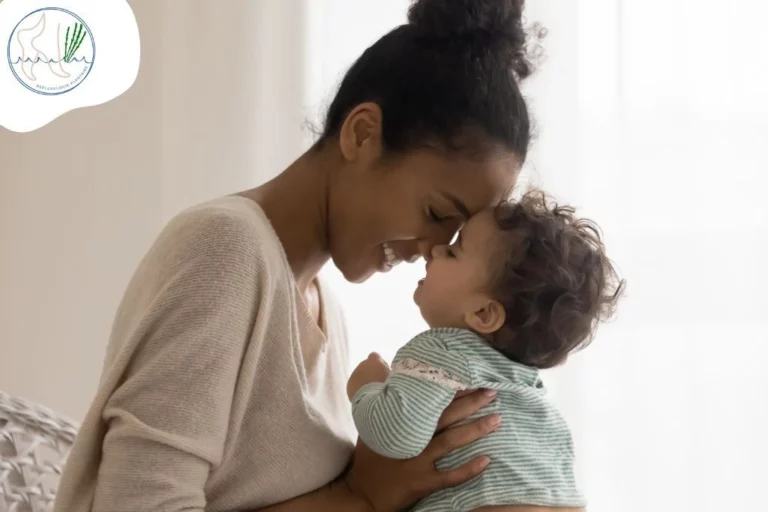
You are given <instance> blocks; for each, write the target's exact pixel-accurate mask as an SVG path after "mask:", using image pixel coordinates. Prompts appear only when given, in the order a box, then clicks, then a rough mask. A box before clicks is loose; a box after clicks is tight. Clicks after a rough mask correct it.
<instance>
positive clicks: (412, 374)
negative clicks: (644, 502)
mask: <svg viewBox="0 0 768 512" xmlns="http://www.w3.org/2000/svg"><path fill="white" fill-rule="evenodd" d="M481 388H487V389H495V390H497V391H498V395H497V397H496V399H495V400H494V401H493V402H492V403H491V404H490V405H488V406H486V407H484V408H483V409H481V410H480V411H479V412H478V413H477V414H476V415H475V416H473V417H472V418H477V417H480V416H485V415H488V414H493V413H499V414H500V415H501V426H500V427H499V429H498V430H496V431H495V432H493V433H492V434H489V435H488V436H486V437H484V438H482V439H480V440H479V441H476V442H475V443H472V444H471V445H469V446H466V447H464V448H459V449H458V450H456V451H454V452H452V453H451V454H449V455H448V456H446V457H444V458H443V459H441V460H440V461H438V463H437V467H438V468H439V469H442V470H445V469H453V468H457V467H459V466H460V465H462V464H464V463H466V462H468V461H470V460H471V459H472V458H474V457H475V456H477V455H483V454H484V455H488V456H489V457H490V458H491V463H490V464H489V465H488V467H487V468H486V469H485V471H484V472H483V473H482V474H481V475H480V476H478V477H476V478H474V479H472V480H470V481H469V482H467V483H465V484H462V485H459V486H457V487H454V488H449V489H445V490H442V491H438V492H436V493H434V494H432V495H431V496H429V497H427V498H426V499H424V500H422V501H421V502H420V503H419V504H417V505H416V506H415V507H414V508H413V509H412V511H414V512H415V511H418V512H443V511H451V510H456V511H464V510H473V509H475V508H478V507H483V506H491V505H538V506H545V507H583V506H586V501H585V500H584V497H583V496H582V495H581V493H580V492H579V490H578V488H577V484H576V480H575V476H574V450H573V441H572V438H571V433H570V430H569V428H568V426H567V424H566V423H565V420H564V419H563V418H562V416H561V415H560V413H559V412H558V411H557V409H556V408H555V406H554V405H553V404H552V403H550V402H549V400H548V399H546V398H545V396H544V395H545V393H544V386H543V384H542V382H541V380H540V378H539V373H538V370H537V369H535V368H531V367H528V366H524V365H521V364H518V363H515V362H512V361H510V360H509V359H507V358H506V357H505V356H503V355H502V354H500V353H499V352H498V351H497V350H495V349H494V348H492V347H491V346H490V345H488V343H486V342H485V340H483V339H482V338H481V337H480V336H478V335H477V334H475V333H473V332H471V331H467V330H463V329H453V328H436V329H431V330H429V331H426V332H424V333H422V334H420V335H418V336H416V337H415V338H413V339H412V340H411V341H410V342H408V343H407V344H406V345H405V346H404V347H402V348H401V349H400V350H399V351H398V352H397V354H396V355H395V359H394V361H393V362H392V374H391V375H390V377H389V379H388V380H387V382H385V383H372V384H368V385H366V386H363V387H362V388H361V389H360V390H359V391H358V392H357V393H356V394H355V396H354V397H353V400H352V410H353V416H354V421H355V424H356V426H357V429H358V432H359V435H360V439H361V440H362V441H363V442H365V444H366V445H367V446H368V447H370V448H371V449H372V450H374V451H376V452H378V453H380V454H382V455H385V456H388V457H393V458H401V459H405V458H411V457H415V456H416V455H418V454H419V453H421V451H422V450H424V448H425V447H426V446H427V444H428V443H429V441H430V440H431V439H432V436H433V435H434V434H435V429H436V428H437V422H438V419H439V418H440V415H441V414H442V413H443V410H445V408H446V407H447V406H448V405H449V404H450V403H451V401H452V400H453V398H454V396H455V394H456V392H457V391H459V390H463V389H481ZM472 418H470V419H469V420H467V421H471V419H472Z"/></svg>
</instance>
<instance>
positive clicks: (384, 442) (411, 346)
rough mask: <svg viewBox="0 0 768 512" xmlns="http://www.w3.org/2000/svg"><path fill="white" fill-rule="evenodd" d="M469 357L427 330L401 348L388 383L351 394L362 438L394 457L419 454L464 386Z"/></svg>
mask: <svg viewBox="0 0 768 512" xmlns="http://www.w3.org/2000/svg"><path fill="white" fill-rule="evenodd" d="M468 383H469V369H468V366H467V362H466V359H465V358H464V357H463V356H462V355H461V354H459V353H456V352H453V351H450V350H448V349H447V347H446V345H445V344H444V343H443V342H442V340H441V339H440V336H438V335H435V334H434V333H430V332H427V333H424V334H421V335H419V336H417V337H416V338H414V339H413V340H411V341H410V342H409V343H408V344H407V345H405V346H404V347H403V348H402V349H400V350H399V351H398V353H397V355H396V356H395V360H394V362H393V364H392V374H391V375H390V377H389V378H388V379H387V381H386V382H384V383H371V384H367V385H365V386H363V387H362V388H360V390H359V391H358V392H357V393H356V394H355V396H354V397H353V399H352V415H353V417H354V420H355V425H356V426H357V430H358V433H359V435H360V439H361V440H362V441H363V442H364V443H365V444H366V446H368V447H369V448H370V449H371V450H373V451H375V452H376V453H378V454H380V455H383V456H385V457H389V458H393V459H408V458H412V457H416V456H417V455H419V454H420V453H421V452H422V451H423V450H424V448H426V446H427V444H429V442H430V440H431V439H432V437H433V436H434V435H435V430H436V429H437V423H438V421H439V420H440V416H441V415H442V414H443V411H444V410H445V408H446V407H448V405H450V403H451V402H452V401H453V398H454V397H455V395H456V392H457V391H459V390H462V389H466V388H467V385H468Z"/></svg>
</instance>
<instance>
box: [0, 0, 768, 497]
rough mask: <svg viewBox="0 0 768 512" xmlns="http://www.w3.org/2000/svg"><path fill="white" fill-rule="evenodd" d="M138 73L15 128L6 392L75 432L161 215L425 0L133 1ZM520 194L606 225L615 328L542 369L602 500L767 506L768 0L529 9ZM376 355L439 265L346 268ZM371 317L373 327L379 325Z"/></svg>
mask: <svg viewBox="0 0 768 512" xmlns="http://www.w3.org/2000/svg"><path fill="white" fill-rule="evenodd" d="M129 3H130V5H131V7H132V8H133V10H134V12H135V15H136V18H137V21H138V23H139V28H140V31H141V41H142V57H141V70H140V73H139V77H138V79H137V81H136V83H135V84H134V86H133V87H132V88H131V89H130V90H129V91H128V92H127V93H125V94H124V95H123V96H121V97H119V98H118V99H116V100H113V101H111V102H109V103H107V104H104V105H101V106H99V107H95V108H88V109H86V110H79V111H75V112H72V113H69V114H66V115H65V116H63V117H62V118H59V119H57V120H56V121H54V122H53V123H51V124H49V125H48V126H46V127H44V128H42V129H40V130H37V131H35V132H32V133H27V134H17V133H11V132H8V131H4V130H3V129H2V128H0V390H3V391H5V392H8V393H10V394H14V395H18V396H23V397H25V398H28V399H31V400H34V401H37V402H40V403H43V404H46V405H47V406H49V407H51V408H54V409H56V410H57V411H60V412H62V413H64V414H66V415H68V416H70V417H71V418H73V419H75V420H79V419H81V418H82V416H83V415H84V414H85V411H86V409H87V407H88V404H89V402H90V399H91V397H92V393H93V392H94V390H95V386H96V383H97V381H98V378H99V374H100V371H101V362H102V358H103V356H104V348H105V345H106V340H107V337H108V334H109V330H110V326H111V322H112V319H113V315H114V312H115V308H116V307H117V304H118V302H119V300H120V298H121V296H122V293H123V291H124V288H125V286H126V284H127V282H128V279H129V278H130V275H131V273H132V272H133V270H134V269H135V267H136V265H137V264H138V262H139V260H140V258H141V257H142V256H143V254H144V253H145V252H146V250H147V249H148V248H149V246H150V245H151V243H152V241H153V240H154V237H155V236H156V235H157V233H158V232H159V230H160V229H161V228H162V227H163V225H164V224H165V223H166V222H167V221H168V220H169V219H170V218H171V217H172V216H173V215H175V214H176V213H177V212H178V211H179V210H181V209H183V208H185V207H187V206H190V205H192V204H195V203H198V202H201V201H205V200H207V199H211V198H214V197H216V196H219V195H223V194H228V193H232V192H235V191H238V190H241V189H246V188H250V187H253V186H255V185H258V184H260V183H261V182H263V181H266V180H267V179H269V178H271V177H272V176H274V175H275V174H277V173H279V172H280V171H281V170H282V169H284V168H285V167H286V166H287V165H288V164H290V163H291V162H292V161H293V160H294V159H295V158H296V157H298V156H299V155H300V154H301V153H302V152H303V151H304V150H305V149H306V148H308V147H309V145H310V144H311V143H312V141H313V140H314V135H313V130H312V126H319V125H320V123H321V121H322V115H323V113H324V108H325V106H327V104H328V103H329V102H330V100H331V99H332V96H333V93H334V91H335V87H336V86H337V85H338V83H339V80H340V79H341V77H342V75H343V73H344V71H345V70H346V69H347V68H348V67H349V65H350V64H351V63H352V62H353V60H354V59H355V58H356V57H357V56H359V54H360V53H361V52H362V51H363V50H364V49H365V48H366V47H367V46H368V45H370V44H371V43H373V42H374V41H375V40H376V39H377V38H378V37H380V36H381V35H382V34H384V33H385V32H387V31H389V30H390V29H392V28H393V27H395V26H397V25H398V24H401V23H403V22H404V21H405V14H406V10H407V7H408V5H409V1H408V0H251V1H244V0H237V1H235V0H229V1H227V2H214V1H212V0H208V1H201V0H186V1H181V0H163V1H161V2H158V1H156V0H151V1H150V0H133V1H131V2H129ZM528 3H529V7H528V11H527V12H528V19H529V22H530V23H533V22H540V23H542V24H543V25H544V26H545V27H546V28H547V29H548V35H547V37H546V38H545V39H544V41H543V45H544V48H545V52H546V58H545V60H544V61H543V62H542V63H541V66H540V69H539V71H538V72H537V74H536V75H535V76H534V77H533V78H532V79H530V80H529V81H527V82H526V84H525V92H526V95H527V96H528V98H529V99H530V104H531V108H532V109H533V112H534V115H535V117H536V120H537V123H538V137H537V140H536V145H535V147H534V151H533V154H532V156H531V158H530V161H529V162H528V165H527V167H526V170H525V174H524V180H523V181H524V182H531V183H534V184H536V185H539V186H542V187H545V188H546V189H547V190H549V191H550V192H552V193H553V194H554V195H556V196H557V197H558V198H559V199H560V200H561V201H562V202H567V203H570V204H573V205H575V206H577V207H578V208H580V211H581V212H582V213H584V214H585V215H588V216H590V217H592V218H593V219H594V220H596V221H597V222H598V223H599V224H600V225H601V227H602V228H603V230H604V235H605V239H606V243H607V245H608V250H609V253H610V255H611V256H612V258H613V259H614V260H615V261H616V263H617V265H618V267H619V269H620V271H621V273H622V275H623V277H625V278H626V279H627V281H628V291H627V296H626V298H625V299H624V300H623V302H622V303H621V304H620V307H619V314H618V316H617V318H616V320H615V321H614V322H612V323H611V324H608V325H606V326H603V327H602V328H601V329H600V331H599V333H598V336H597V338H596V340H595V342H594V344H593V345H592V346H590V347H589V348H588V349H587V350H586V351H584V352H583V353H581V354H579V355H578V356H576V357H574V358H573V359H572V360H571V361H570V362H569V364H568V365H566V366H565V367H563V368H560V369H557V370H553V371H551V372H548V373H547V374H546V376H545V378H546V380H547V382H548V384H549V386H550V388H551V393H552V396H553V398H554V399H555V400H556V401H557V402H558V404H559V405H560V406H561V407H562V409H563V411H564V412H565V414H566V416H567V417H568V419H569V421H570V422H571V425H572V427H573V430H574V433H575V437H576V444H577V449H578V454H577V455H578V458H579V464H580V468H579V469H580V476H581V481H582V483H583V485H584V487H585V490H586V492H587V494H588V496H589V498H590V500H591V506H590V509H589V510H590V512H651V511H653V512H665V511H670V512H673V511H674V512H683V511H685V512H687V511H691V512H710V511H712V512H715V511H718V512H720V511H736V510H763V509H764V507H765V498H764V494H763V485H765V483H766V480H768V469H767V468H766V463H765V461H766V460H768V371H767V370H766V368H767V367H768V298H766V290H767V289H768V271H767V270H766V252H767V251H768V198H767V197H766V196H767V195H768V150H767V149H766V145H767V144H768V31H766V30H765V28H764V27H765V21H764V20H765V19H766V15H768V7H766V6H765V5H764V4H763V3H759V2H753V1H749V0H733V1H732V2H730V3H725V2H719V1H718V2H716V1H714V0H697V1H694V0H529V2H528ZM325 275H326V278H327V279H328V280H329V281H330V282H331V283H332V284H333V286H334V287H335V290H336V293H337V295H339V296H340V298H341V299H342V301H343V302H344V303H345V306H346V316H347V318H348V321H349V328H350V336H351V341H352V359H353V361H352V362H354V363H356V362H357V361H358V360H360V359H362V358H364V357H365V356H366V355H367V354H368V353H369V352H370V351H372V350H376V351H379V352H380V353H382V354H383V355H384V356H385V357H387V358H391V357H392V356H393V355H394V353H395V351H396V350H397V348H398V347H400V346H401V345H402V344H404V343H405V342H406V341H407V340H408V339H409V338H410V337H412V336H413V335H414V334H416V333H417V332H418V331H419V330H421V329H423V328H424V327H425V325H424V324H423V321H422V320H421V318H420V317H419V315H418V311H417V309H416V308H415V306H413V304H412V302H411V294H412V290H413V288H414V286H415V284H416V281H417V280H418V279H419V278H420V277H422V275H423V264H422V263H417V264H415V265H411V266H401V267H398V268H397V269H395V271H393V273H391V274H389V275H388V276H386V278H384V277H382V276H379V277H374V278H373V279H371V280H370V281H369V282H368V283H366V284H364V285H350V284H348V283H345V282H344V281H343V279H342V278H341V276H340V275H339V274H338V273H337V272H336V271H335V269H332V268H329V269H326V271H325ZM371 326H374V327H375V328H373V329H372V328H371Z"/></svg>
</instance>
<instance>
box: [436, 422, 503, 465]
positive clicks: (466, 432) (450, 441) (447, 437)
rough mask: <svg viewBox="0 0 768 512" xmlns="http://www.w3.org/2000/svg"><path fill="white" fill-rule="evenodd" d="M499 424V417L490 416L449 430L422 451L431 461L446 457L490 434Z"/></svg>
mask: <svg viewBox="0 0 768 512" xmlns="http://www.w3.org/2000/svg"><path fill="white" fill-rule="evenodd" d="M500 424H501V416H499V415H498V414H491V415H489V416H485V417H483V418H479V419H476V420H474V421H472V422H470V423H466V424H464V425H460V426H458V427H454V428H450V429H448V430H446V431H445V432H442V433H441V434H439V435H438V436H437V437H435V438H434V439H433V440H432V442H431V443H429V445H428V446H427V448H426V449H425V450H424V452H425V454H428V456H429V457H430V458H432V460H437V459H439V458H441V457H444V456H445V455H448V454H449V453H451V452H452V451H453V450H455V449H456V448H461V447H462V446H466V445H468V444H470V443H473V442H475V441H477V440H478V439H480V438H482V437H484V436H486V435H488V434H490V433H491V432H493V431H494V430H496V429H497V428H499V425H500Z"/></svg>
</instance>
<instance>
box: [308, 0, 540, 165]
mask: <svg viewBox="0 0 768 512" xmlns="http://www.w3.org/2000/svg"><path fill="white" fill-rule="evenodd" d="M524 3H525V2H524V0H416V1H415V2H414V3H413V4H412V5H411V8H410V10H409V12H408V23H407V24H405V25H401V26H399V27H397V28H395V29H394V30H392V31H391V32H389V33H388V34H386V35H384V36H383V37H382V38H381V39H379V40H378V41H376V42H375V43H374V44H373V45H372V46H371V47H370V48H368V49H367V50H365V52H364V53H363V54H362V55H361V56H360V58H359V59H357V61H356V62H355V63H354V64H353V65H352V67H351V68H350V69H349V70H348V71H347V73H346V75H345V76H344V79H343V80H342V82H341V85H340V87H339V90H338V92H337V93H336V96H335V98H334V100H333V102H332V103H331V105H330V108H329V110H328V114H327V117H326V120H325V125H324V128H323V131H322V134H321V136H320V139H319V140H318V142H317V147H320V146H322V144H323V143H324V142H325V141H326V140H328V139H330V138H333V137H335V136H337V135H338V133H339V130H340V129H341V127H342V125H343V123H344V120H345V119H346V117H347V115H348V114H349V112H351V111H352V109H354V108H355V107H356V106H357V105H359V104H361V103H364V102H374V103H376V104H378V105H379V107H380V108H381V110H382V113H383V126H382V139H383V144H384V149H385V150H387V151H390V152H395V153H397V152H404V151H408V150H412V149H417V148H422V147H437V148H440V149H445V150H449V151H462V152H465V153H470V154H482V153H483V152H484V151H485V150H487V149H489V148H491V147H496V146H501V147H504V148H506V149H508V150H509V151H511V152H512V153H513V154H515V155H516V157H517V159H518V160H519V162H520V163H521V164H522V163H523V162H524V161H525V158H526V155H527V153H528V146H529V144H530V141H531V120H530V117H529V112H528V108H527V105H526V102H525V100H524V98H523V95H522V93H521V92H520V88H519V85H518V82H519V81H521V80H524V79H525V78H527V77H528V76H529V75H530V74H531V72H532V63H531V61H530V60H529V58H528V53H529V44H528V43H529V33H528V31H526V30H525V29H524V27H523V21H522V20H523V18H522V16H523V7H524ZM543 34H544V32H543V31H541V30H539V31H538V32H537V33H534V34H532V35H534V36H537V37H538V36H541V37H543Z"/></svg>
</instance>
